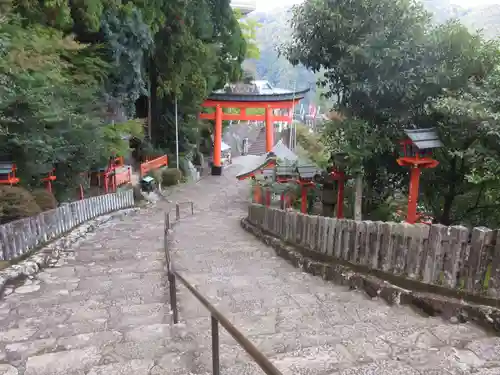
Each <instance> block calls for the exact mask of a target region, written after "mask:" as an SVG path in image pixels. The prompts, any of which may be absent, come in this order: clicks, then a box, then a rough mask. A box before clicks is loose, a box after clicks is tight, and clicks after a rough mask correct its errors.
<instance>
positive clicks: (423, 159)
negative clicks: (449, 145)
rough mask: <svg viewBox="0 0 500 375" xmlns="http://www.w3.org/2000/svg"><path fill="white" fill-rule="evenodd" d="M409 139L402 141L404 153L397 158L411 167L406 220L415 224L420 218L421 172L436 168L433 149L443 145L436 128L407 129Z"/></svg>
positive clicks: (401, 164)
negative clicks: (418, 204) (418, 205)
mask: <svg viewBox="0 0 500 375" xmlns="http://www.w3.org/2000/svg"><path fill="white" fill-rule="evenodd" d="M405 133H406V135H407V139H405V140H404V141H401V142H400V145H401V149H402V150H401V151H402V155H401V157H400V158H399V159H398V160H397V162H398V164H399V165H400V166H402V167H408V168H410V187H409V189H408V190H409V193H408V211H407V215H406V222H407V223H409V224H415V223H416V222H417V221H418V220H419V219H420V216H421V215H420V214H419V213H418V212H417V201H418V194H419V184H420V173H421V170H422V169H426V168H435V167H437V166H438V164H439V162H438V161H437V160H435V159H432V157H431V155H432V150H433V149H436V148H439V147H442V146H443V144H442V143H441V141H440V140H439V138H438V135H437V133H436V131H435V129H433V128H432V129H414V130H413V129H412V130H405Z"/></svg>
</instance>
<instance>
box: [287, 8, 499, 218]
mask: <svg viewBox="0 0 500 375" xmlns="http://www.w3.org/2000/svg"><path fill="white" fill-rule="evenodd" d="M428 21H429V17H428V14H426V12H424V11H423V10H422V8H421V6H420V5H417V4H416V3H414V2H412V1H408V0H399V1H388V0H387V1H384V0H383V1H381V2H377V3H373V2H370V1H365V0H357V1H354V2H349V3H348V4H345V3H340V2H333V3H332V2H331V1H330V2H326V1H313V0H310V1H306V2H305V3H304V4H303V5H301V6H299V7H297V8H296V9H295V11H294V16H293V19H292V25H293V31H294V34H293V35H294V39H293V40H292V41H291V42H290V43H289V44H288V45H287V46H285V49H284V52H285V54H286V56H287V57H288V58H289V60H290V61H291V62H292V63H294V64H298V63H302V64H304V65H305V66H306V67H308V68H310V69H312V70H314V71H316V72H319V71H321V70H324V73H323V79H322V81H321V83H322V84H323V85H324V86H325V87H326V88H327V93H326V94H327V95H329V96H331V97H336V98H337V109H338V110H339V111H340V112H341V113H342V114H343V115H344V116H345V119H344V120H343V121H337V122H334V123H331V124H328V125H327V127H326V131H325V138H326V139H325V142H326V143H327V144H328V145H329V148H330V150H331V151H332V152H337V151H344V152H347V153H348V154H349V158H350V169H351V170H352V171H353V172H356V171H359V170H362V171H364V179H365V184H364V198H365V199H364V207H363V208H364V212H365V214H366V216H367V217H369V218H375V219H379V218H380V219H387V217H380V216H377V215H379V214H380V212H382V211H384V210H381V209H380V208H381V206H383V205H384V204H385V203H386V202H388V201H389V200H393V199H394V198H397V197H398V196H399V195H401V194H405V190H406V188H407V186H408V171H407V170H405V169H403V168H400V167H398V166H397V164H396V163H395V159H396V157H397V156H396V154H395V150H396V148H397V142H398V141H399V140H401V138H402V137H403V129H404V128H412V127H414V126H418V127H430V126H437V128H438V132H439V134H440V137H441V139H442V141H443V143H444V147H443V148H442V149H441V150H438V151H437V152H436V155H435V156H436V158H437V159H438V160H439V162H440V166H439V167H438V168H436V169H435V170H432V171H425V172H424V173H423V180H422V184H421V187H422V188H421V192H422V197H421V202H422V203H424V205H425V207H426V209H427V210H430V211H431V212H432V214H433V215H434V217H435V218H436V220H437V221H439V222H442V223H444V224H452V223H457V222H463V223H479V221H482V224H483V225H484V224H487V225H492V226H494V225H497V224H500V223H499V222H498V219H497V218H496V217H495V215H492V211H493V210H494V208H495V207H496V206H495V203H494V202H495V200H494V199H495V198H493V197H494V191H496V190H498V181H497V180H496V179H494V178H492V175H494V174H495V173H496V171H497V165H496V163H495V162H494V161H493V160H494V158H495V157H496V155H497V153H496V149H495V146H494V145H495V134H496V131H497V114H496V113H497V112H496V111H497V109H496V106H495V103H491V99H490V101H489V102H488V100H487V99H488V98H490V97H496V96H497V94H496V91H495V88H496V73H495V72H496V70H495V69H496V66H497V65H498V46H497V44H496V43H495V42H487V41H485V40H484V39H483V38H482V37H481V36H480V35H478V34H471V33H469V32H468V30H467V29H466V28H465V27H464V26H462V25H461V24H459V23H458V22H454V21H451V22H448V23H446V24H444V25H440V26H437V27H434V26H432V25H431V24H430V23H429V22H428Z"/></svg>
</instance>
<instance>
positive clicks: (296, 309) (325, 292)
mask: <svg viewBox="0 0 500 375" xmlns="http://www.w3.org/2000/svg"><path fill="white" fill-rule="evenodd" d="M244 161H245V159H244V158H237V159H234V164H235V166H234V167H233V168H232V169H230V170H229V171H227V172H226V173H225V175H224V176H222V177H221V178H219V179H210V180H208V181H206V183H204V184H203V185H199V186H198V187H197V188H195V189H192V190H191V192H190V194H189V195H190V197H191V198H192V199H193V200H194V201H195V202H196V204H197V206H198V207H199V209H201V212H197V213H196V215H195V217H193V218H188V219H185V220H183V221H181V223H180V224H179V225H178V226H176V227H175V228H174V235H173V238H174V241H173V243H172V247H173V260H174V263H175V265H176V267H177V268H178V269H179V270H182V272H183V274H184V275H185V276H186V277H187V279H188V280H189V281H191V282H192V283H194V284H195V285H196V287H197V288H199V290H200V291H201V292H202V293H203V294H204V295H206V296H208V297H209V300H211V302H213V303H214V304H216V305H217V306H218V307H219V308H220V310H221V311H222V312H223V313H225V314H227V315H228V317H230V318H231V320H232V321H233V322H234V323H235V324H236V326H237V327H239V328H240V329H241V330H242V331H243V332H244V333H245V334H246V335H248V336H249V337H250V339H251V340H252V341H253V342H254V343H255V344H256V345H257V346H258V347H259V348H260V349H261V350H262V351H263V352H264V353H265V354H267V355H268V356H270V357H271V359H272V361H273V362H274V363H275V364H276V365H277V367H278V368H280V370H282V371H283V373H284V374H285V375H288V374H290V375H291V374H294V375H300V374H304V375H305V374H311V375H313V374H318V375H320V374H325V375H326V374H332V375H333V374H341V375H361V374H364V375H368V374H373V375H375V374H377V375H403V374H404V375H424V374H426V375H438V374H439V375H441V374H442V375H450V374H451V375H468V374H477V375H498V374H500V339H499V338H497V337H488V335H487V334H486V333H485V332H483V331H482V330H481V329H480V328H478V327H476V326H474V325H472V324H464V325H452V324H449V323H446V322H444V321H442V320H441V319H440V318H428V317H424V316H422V315H419V313H417V312H415V311H413V310H411V309H410V308H409V307H399V306H397V307H390V306H388V305H387V304H386V303H385V302H383V301H372V300H370V299H368V298H367V297H366V296H365V295H364V294H363V293H361V292H357V291H349V290H348V289H347V288H345V287H340V286H336V285H335V284H332V283H329V282H325V281H323V280H321V279H320V278H318V277H314V276H311V275H309V274H305V273H302V272H300V271H298V270H297V269H295V268H294V267H292V266H291V265H289V264H287V263H286V262H285V261H284V260H283V259H281V258H276V257H275V256H274V253H273V251H272V249H270V248H268V247H266V246H264V245H263V244H262V243H261V242H260V241H258V240H257V239H256V238H255V237H253V236H252V235H250V234H248V233H246V232H245V231H243V230H242V229H241V228H240V226H239V218H240V217H243V216H244V215H245V214H246V212H245V210H246V201H247V197H248V195H249V192H248V183H245V182H242V183H237V182H236V181H235V179H234V175H236V174H237V172H238V171H239V170H242V169H243V167H241V166H238V163H243V162H244ZM208 202H210V203H208ZM209 208H210V209H209ZM179 291H180V300H179V301H180V302H179V303H180V307H181V310H180V317H181V320H184V321H186V322H187V324H188V326H191V327H190V332H196V335H195V337H193V340H195V341H196V342H198V343H199V345H200V347H199V348H198V351H199V353H197V356H196V357H195V358H193V361H194V363H195V368H196V370H197V373H210V372H211V367H210V366H211V362H210V331H209V318H208V315H207V312H206V311H205V310H204V309H203V308H202V307H201V306H200V305H199V304H198V303H197V302H196V301H194V299H193V298H192V297H190V296H189V294H188V292H187V291H186V290H185V289H184V288H182V287H180V288H179ZM222 342H223V347H222V348H221V357H222V359H221V361H222V366H223V371H222V374H224V375H230V374H231V375H232V374H261V373H262V372H260V370H258V369H257V368H256V366H255V365H253V364H252V361H251V360H250V358H248V357H247V356H246V354H244V353H243V351H242V350H241V349H239V347H238V346H237V344H236V343H235V342H234V341H233V340H232V339H231V338H229V337H228V336H227V335H225V336H223V338H222Z"/></svg>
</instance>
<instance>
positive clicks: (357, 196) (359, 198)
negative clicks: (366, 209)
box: [354, 173, 363, 221]
mask: <svg viewBox="0 0 500 375" xmlns="http://www.w3.org/2000/svg"><path fill="white" fill-rule="evenodd" d="M362 205H363V174H361V173H360V174H358V175H357V176H356V180H355V192H354V220H357V221H361V220H362V219H363V218H362V215H361V207H362Z"/></svg>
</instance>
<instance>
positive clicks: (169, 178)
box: [162, 168, 182, 186]
mask: <svg viewBox="0 0 500 375" xmlns="http://www.w3.org/2000/svg"><path fill="white" fill-rule="evenodd" d="M181 179H182V172H181V171H180V170H179V169H176V168H167V169H165V170H164V171H163V174H162V181H163V185H165V186H174V185H177V184H178V183H179V182H180V181H181Z"/></svg>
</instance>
